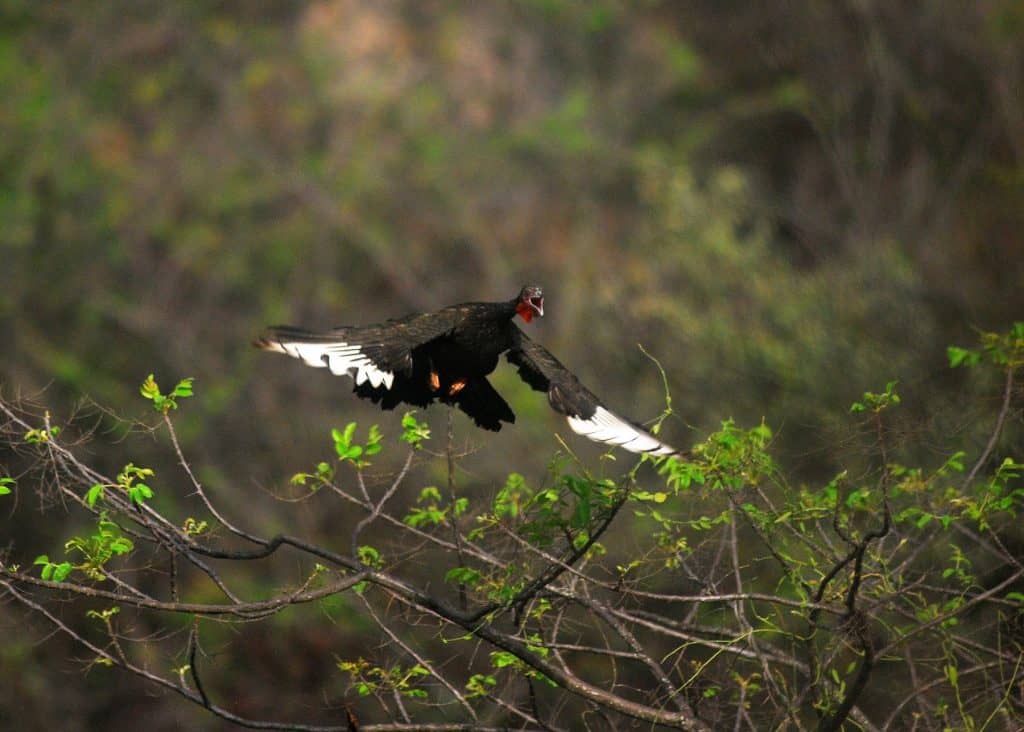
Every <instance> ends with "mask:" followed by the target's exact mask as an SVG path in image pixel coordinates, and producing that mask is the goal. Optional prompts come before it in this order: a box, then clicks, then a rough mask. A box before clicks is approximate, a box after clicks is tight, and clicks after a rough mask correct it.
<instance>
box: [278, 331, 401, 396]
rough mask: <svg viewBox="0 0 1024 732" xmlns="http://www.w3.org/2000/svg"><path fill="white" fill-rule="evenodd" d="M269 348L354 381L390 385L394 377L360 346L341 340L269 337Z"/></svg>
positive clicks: (374, 385) (387, 387) (387, 386)
mask: <svg viewBox="0 0 1024 732" xmlns="http://www.w3.org/2000/svg"><path fill="white" fill-rule="evenodd" d="M265 348H266V350H268V351H276V352H278V353H283V354H285V355H287V356H292V357H293V358H299V359H302V360H303V361H304V362H305V363H306V365H307V366H312V367H313V368H318V369H320V368H325V367H326V368H329V369H330V370H331V373H332V374H338V375H339V376H340V375H342V374H347V375H348V376H351V377H352V378H354V379H355V380H356V384H362V383H364V382H367V381H369V382H370V385H371V386H373V387H374V388H377V387H379V386H381V385H383V386H384V388H385V389H390V388H391V385H392V384H393V383H394V381H395V375H394V373H393V372H391V371H385V370H384V369H381V368H378V367H377V366H376V365H375V364H374V363H373V361H371V360H370V359H369V358H367V357H366V356H365V355H363V351H362V349H361V348H360V347H359V346H358V345H355V344H350V343H342V342H340V341H337V342H335V343H300V342H296V341H284V342H282V341H269V342H268V343H267V344H266V346H265Z"/></svg>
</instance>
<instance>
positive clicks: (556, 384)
mask: <svg viewBox="0 0 1024 732" xmlns="http://www.w3.org/2000/svg"><path fill="white" fill-rule="evenodd" d="M516 332H517V336H518V338H517V344H516V346H515V347H514V348H512V349H511V350H510V351H509V352H508V356H507V358H508V360H509V362H511V363H512V364H515V365H516V366H517V367H518V370H519V376H520V377H521V378H522V379H523V381H525V382H526V383H527V384H529V385H530V386H531V387H533V388H534V389H536V390H537V391H544V392H547V395H548V403H550V404H551V407H552V409H554V410H555V411H556V412H559V413H561V414H564V415H565V416H566V418H567V419H568V421H569V427H570V429H572V431H573V432H575V433H576V434H579V435H583V436H584V437H586V438H588V439H590V440H593V441H594V442H602V443H605V444H610V445H618V446H620V447H622V448H623V449H625V450H629V451H630V452H637V453H650V454H652V455H676V454H678V452H679V451H678V450H676V449H675V448H674V447H672V446H670V445H667V444H665V443H664V442H662V441H660V440H659V439H658V438H656V437H655V436H654V435H652V434H651V433H650V432H648V431H647V430H645V429H644V428H643V427H640V426H639V425H636V424H633V423H632V422H630V421H629V420H627V419H623V418H622V417H620V416H618V415H617V414H614V413H613V412H611V411H610V410H609V409H608V408H607V407H605V406H604V404H602V403H601V400H600V399H598V398H597V397H596V396H594V394H593V392H591V391H590V390H589V389H587V388H586V387H585V386H583V384H581V383H580V380H579V379H577V378H576V375H575V374H573V373H572V372H571V371H569V369H567V368H566V367H565V366H563V365H562V364H561V362H559V360H558V359H557V358H555V357H554V356H553V355H551V352H550V351H548V350H547V349H546V348H544V346H542V345H540V344H539V343H535V342H533V341H531V340H530V339H529V338H528V337H527V336H526V334H525V333H523V332H522V331H521V330H519V329H518V328H517V329H516Z"/></svg>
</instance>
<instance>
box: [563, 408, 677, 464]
mask: <svg viewBox="0 0 1024 732" xmlns="http://www.w3.org/2000/svg"><path fill="white" fill-rule="evenodd" d="M567 419H568V422H569V427H570V429H572V431H573V432H575V433H576V434H578V435H582V436H583V437H586V438H587V439H588V440H591V441H593V442H598V443H601V444H605V445H611V446H612V447H621V448H623V449H624V450H627V451H629V452H632V453H635V454H643V455H652V456H654V457H676V458H679V457H680V456H681V455H682V453H681V452H680V451H679V450H677V449H676V448H674V447H672V446H671V445H669V444H667V443H665V442H662V441H661V440H659V439H658V438H657V437H655V436H654V435H652V434H651V433H650V432H648V431H647V430H645V429H643V428H642V427H638V426H636V425H634V424H632V423H630V422H629V421H627V420H624V419H622V418H621V417H619V416H618V415H616V414H614V413H612V412H610V411H609V410H607V409H606V408H604V407H603V406H600V405H599V406H598V407H597V408H596V409H595V410H594V414H593V415H592V416H591V417H590V418H589V419H582V418H580V417H572V416H570V417H568V418H567ZM633 443H637V444H633Z"/></svg>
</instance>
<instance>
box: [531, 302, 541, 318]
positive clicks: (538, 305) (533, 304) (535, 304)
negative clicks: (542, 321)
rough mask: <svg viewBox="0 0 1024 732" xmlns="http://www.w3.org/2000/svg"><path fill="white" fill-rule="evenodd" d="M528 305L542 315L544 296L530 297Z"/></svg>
mask: <svg viewBox="0 0 1024 732" xmlns="http://www.w3.org/2000/svg"><path fill="white" fill-rule="evenodd" d="M529 303H530V307H531V308H533V310H534V312H535V313H537V315H539V316H541V317H542V318H543V317H544V298H543V297H531V298H530V299H529Z"/></svg>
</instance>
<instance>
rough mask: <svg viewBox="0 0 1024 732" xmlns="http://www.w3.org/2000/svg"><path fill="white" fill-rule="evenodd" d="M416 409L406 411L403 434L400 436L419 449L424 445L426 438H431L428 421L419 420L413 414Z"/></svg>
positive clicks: (403, 440) (403, 418)
mask: <svg viewBox="0 0 1024 732" xmlns="http://www.w3.org/2000/svg"><path fill="white" fill-rule="evenodd" d="M414 414H415V411H412V412H406V413H405V414H404V415H403V416H402V430H403V431H402V436H401V437H400V438H399V439H400V440H402V442H408V443H409V444H410V445H412V447H413V449H415V450H418V449H420V448H421V447H422V444H421V443H422V442H423V441H424V440H429V439H430V428H429V427H428V426H427V423H426V422H419V421H417V420H416V418H415V417H414V416H413V415H414Z"/></svg>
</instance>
